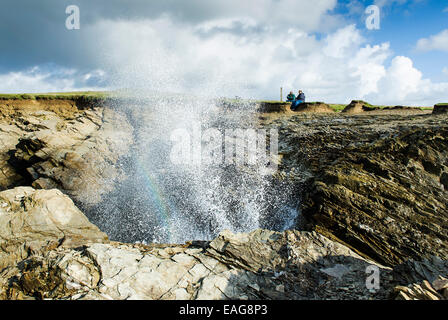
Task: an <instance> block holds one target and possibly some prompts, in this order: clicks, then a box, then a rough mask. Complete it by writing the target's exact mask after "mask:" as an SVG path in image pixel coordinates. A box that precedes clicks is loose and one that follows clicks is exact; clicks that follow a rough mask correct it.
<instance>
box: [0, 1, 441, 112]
mask: <svg viewBox="0 0 448 320" xmlns="http://www.w3.org/2000/svg"><path fill="white" fill-rule="evenodd" d="M70 5H76V6H77V7H78V8H79V12H80V15H79V22H80V25H79V26H80V28H79V29H72V30H69V29H67V27H66V20H67V18H70V17H71V12H69V13H68V14H67V13H66V8H67V6H70ZM371 5H375V6H377V8H378V10H379V18H380V19H379V22H380V23H379V29H371V28H370V29H369V28H368V27H367V25H366V20H368V18H369V16H370V15H371V12H370V11H369V12H367V13H366V9H367V8H368V7H369V6H371ZM0 36H1V41H0V92H1V93H31V92H61V91H86V90H113V89H119V88H140V89H143V90H148V91H159V92H176V93H178V92H179V93H187V94H188V93H191V94H195V95H196V94H203V95H207V96H226V97H234V96H240V97H244V98H254V99H269V100H278V99H279V98H280V87H282V88H283V92H284V96H285V95H286V94H287V93H288V92H289V91H294V92H297V91H298V90H299V89H302V90H303V91H304V92H305V94H306V96H307V100H308V101H325V102H328V103H349V102H350V101H351V100H353V99H363V100H366V101H368V102H370V103H373V104H387V105H419V106H430V105H434V104H435V103H439V102H448V0H368V1H367V0H340V1H337V0H315V1H309V0H245V1H240V0H208V1H206V0H157V1H156V0H126V1H125V0H108V1H106V0H104V1H103V0H39V1H35V0H2V10H1V11H0Z"/></svg>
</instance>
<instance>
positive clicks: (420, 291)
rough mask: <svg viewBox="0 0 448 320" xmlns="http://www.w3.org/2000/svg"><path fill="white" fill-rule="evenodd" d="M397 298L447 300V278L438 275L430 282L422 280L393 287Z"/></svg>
mask: <svg viewBox="0 0 448 320" xmlns="http://www.w3.org/2000/svg"><path fill="white" fill-rule="evenodd" d="M395 292H396V294H397V297H396V299H397V300H448V279H446V278H444V277H439V278H438V279H437V280H434V282H433V283H432V284H431V283H429V282H428V281H426V280H424V281H423V282H422V283H420V284H416V283H414V284H412V285H409V286H407V287H403V286H397V287H396V288H395Z"/></svg>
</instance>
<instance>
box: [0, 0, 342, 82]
mask: <svg viewBox="0 0 448 320" xmlns="http://www.w3.org/2000/svg"><path fill="white" fill-rule="evenodd" d="M334 1H335V0H321V2H319V4H317V5H313V6H311V7H310V8H311V9H313V10H314V8H316V7H323V8H324V10H326V9H327V8H330V7H331V6H332V3H333V2H334ZM280 2H281V3H283V5H286V7H282V8H280V9H278V10H274V12H271V11H270V9H271V8H272V6H274V8H277V3H280ZM285 3H286V4H285ZM325 3H326V4H325ZM68 5H77V6H78V7H79V8H80V11H81V29H80V30H71V31H70V30H67V29H66V28H65V20H66V18H67V15H66V13H65V9H66V7H67V6H68ZM304 5H305V6H308V5H309V3H308V1H293V0H283V1H277V0H258V1H249V0H248V1H240V0H214V1H205V0H185V1H182V0H126V1H125V0H108V1H102V0H38V1H36V0H2V1H1V9H0V37H1V41H0V73H4V72H8V71H14V70H23V69H24V68H27V67H30V66H35V65H42V64H47V63H55V64H57V65H61V66H67V67H76V68H79V69H85V70H88V69H92V68H96V67H98V65H100V62H101V59H102V57H101V56H100V55H99V53H100V52H103V50H102V47H101V40H102V39H101V37H98V36H97V35H96V36H95V35H94V32H93V30H92V29H93V28H89V26H90V27H91V26H92V25H94V24H95V23H97V22H98V21H100V20H116V21H119V20H133V21H135V20H140V19H154V18H158V17H161V16H168V17H169V19H170V20H172V21H175V22H176V23H178V24H187V25H194V24H198V23H201V22H205V21H210V20H213V19H218V18H223V19H234V18H239V17H250V18H254V19H255V21H256V22H257V25H256V26H251V27H247V26H244V25H243V24H241V23H239V22H235V24H234V25H233V26H231V28H219V27H218V28H215V29H213V30H208V31H207V32H205V31H204V30H202V31H199V33H200V35H201V36H210V35H213V34H216V33H219V32H224V33H233V34H235V35H242V34H252V35H254V36H256V35H257V34H260V33H262V32H263V30H264V29H263V28H264V24H265V23H266V20H269V21H271V20H272V21H274V23H280V24H282V23H285V24H286V25H288V23H289V25H291V23H293V24H294V23H295V21H298V22H300V23H307V24H309V22H307V17H308V16H316V17H318V16H319V14H318V13H315V14H309V12H308V13H306V14H305V12H303V14H304V16H302V17H300V18H299V11H298V10H297V14H296V13H295V12H296V10H295V7H300V6H304ZM311 9H308V11H309V10H311ZM289 10H290V11H291V12H289ZM317 10H320V9H317ZM303 11H307V10H303ZM285 14H287V15H289V16H288V17H287V19H285V17H284V15H285ZM296 15H297V17H298V18H297V19H296ZM266 17H268V19H266ZM288 19H289V20H288ZM272 21H271V22H272ZM304 21H305V22H304ZM315 23H318V21H317V20H316V21H313V22H311V24H315ZM289 25H288V26H289ZM95 34H96V33H95ZM198 35H199V34H198ZM93 37H97V38H93ZM119 45H120V44H119V43H117V46H119Z"/></svg>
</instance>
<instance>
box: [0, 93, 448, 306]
mask: <svg viewBox="0 0 448 320" xmlns="http://www.w3.org/2000/svg"><path fill="white" fill-rule="evenodd" d="M34 103H36V105H34ZM0 104H1V105H0V141H1V142H2V145H1V148H0V167H1V169H2V170H1V175H0V188H1V189H3V190H5V191H3V192H0V298H2V299H43V298H50V299H391V298H399V299H447V298H448V283H447V280H446V278H447V276H448V262H447V258H448V241H447V240H448V202H447V199H448V140H447V137H448V125H447V119H448V118H447V117H448V116H447V115H446V114H444V113H440V114H439V113H436V114H434V115H431V114H430V113H429V112H424V111H422V110H407V109H406V110H405V109H399V110H398V109H397V110H394V113H381V112H379V111H378V112H377V113H375V112H376V111H369V112H368V114H361V115H350V114H348V115H347V114H339V113H332V114H325V115H322V114H321V115H319V114H313V113H299V114H291V113H288V114H283V115H276V116H275V117H270V116H269V115H263V116H261V117H260V119H261V120H260V128H268V127H273V128H277V129H278V130H279V151H280V156H281V163H280V167H279V171H278V174H277V175H276V177H275V178H276V179H277V180H278V181H279V182H281V181H286V182H287V184H285V185H288V186H291V185H292V186H293V187H294V190H295V191H296V199H293V200H294V201H295V203H297V205H298V208H299V211H300V213H301V215H300V216H299V219H298V221H297V230H290V231H284V232H274V231H268V230H256V231H253V232H251V233H242V234H233V233H231V232H229V231H223V232H221V234H220V235H219V236H217V237H216V238H215V239H214V240H213V241H207V242H204V241H193V240H195V239H192V241H191V242H189V243H186V244H183V245H175V244H171V245H168V244H167V245H155V244H153V245H143V244H126V243H118V242H114V241H110V240H109V239H108V237H107V235H106V234H104V233H103V232H101V230H100V229H99V228H98V227H97V226H95V225H93V224H91V223H90V222H89V220H88V219H87V218H86V217H85V216H84V214H83V213H82V212H81V211H80V210H79V209H78V208H77V207H76V206H75V204H74V203H73V201H72V200H71V199H70V198H72V199H73V200H76V201H79V202H82V203H85V204H97V203H99V202H100V201H101V199H102V198H103V195H105V194H107V193H108V192H110V190H112V189H113V188H114V185H116V184H118V183H120V179H121V177H122V176H123V174H124V172H123V171H122V170H121V168H120V165H119V159H120V157H122V156H123V155H126V153H127V152H129V150H130V149H129V147H130V146H131V145H132V143H133V132H132V127H131V125H130V124H129V119H127V118H126V116H124V115H123V114H122V113H121V112H117V111H114V110H113V108H104V107H98V106H85V105H83V106H79V105H76V103H74V102H68V101H66V102H56V101H41V102H39V103H37V102H32V103H31V105H30V104H29V103H28V104H26V103H25V104H22V102H8V101H2V102H0ZM24 185H25V186H26V187H17V188H14V187H16V186H24ZM55 188H57V189H58V190H56V189H55ZM273 214H275V213H273ZM369 270H370V271H369ZM372 270H377V271H378V274H379V281H380V286H379V287H378V288H376V287H375V288H373V289H372V288H370V287H368V286H367V285H366V283H367V282H368V276H369V274H371V271H372Z"/></svg>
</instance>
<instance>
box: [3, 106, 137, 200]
mask: <svg viewBox="0 0 448 320" xmlns="http://www.w3.org/2000/svg"><path fill="white" fill-rule="evenodd" d="M3 103H5V102H2V104H3ZM1 107H2V110H1V112H0V141H1V142H2V144H0V167H1V170H0V189H3V190H5V189H8V188H11V187H15V186H19V185H30V184H32V185H33V187H35V188H44V189H52V188H58V189H60V190H62V191H63V192H64V193H66V194H69V195H70V196H72V197H73V198H74V199H75V200H77V201H80V202H83V203H85V204H87V205H89V204H95V203H98V202H100V200H101V196H102V195H103V194H105V193H107V192H109V191H111V190H112V188H113V183H112V182H114V181H119V180H120V179H121V178H122V175H123V173H122V172H121V170H120V169H119V168H118V167H117V166H114V165H113V164H115V163H117V161H118V159H119V157H120V156H123V155H125V154H127V153H128V151H129V146H130V145H131V144H132V143H133V137H132V128H131V126H130V125H129V123H128V121H127V120H126V118H125V116H123V115H121V114H119V113H117V112H116V111H113V110H112V109H110V108H107V107H101V108H99V107H91V108H81V107H80V106H77V105H76V104H75V103H74V102H73V101H64V100H56V101H54V100H48V101H44V100H43V101H40V102H39V101H35V100H25V101H14V102H11V103H6V105H2V106H1Z"/></svg>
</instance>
